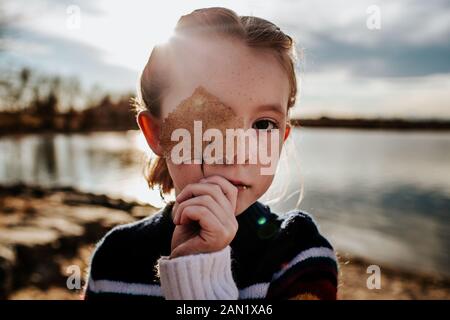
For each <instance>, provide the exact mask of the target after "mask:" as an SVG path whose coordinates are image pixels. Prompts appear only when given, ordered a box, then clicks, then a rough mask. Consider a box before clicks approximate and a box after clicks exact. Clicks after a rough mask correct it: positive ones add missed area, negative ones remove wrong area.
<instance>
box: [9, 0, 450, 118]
mask: <svg viewBox="0 0 450 320" xmlns="http://www.w3.org/2000/svg"><path fill="white" fill-rule="evenodd" d="M24 3H25V2H24V1H23V0H19V1H14V2H13V1H10V0H8V1H4V2H3V3H2V5H1V6H0V9H1V10H2V11H3V12H4V15H5V17H13V20H14V21H10V22H8V24H7V25H6V28H4V31H5V32H4V36H3V37H0V41H1V42H0V45H1V48H2V49H3V50H0V68H1V69H2V70H14V69H19V68H22V67H29V68H31V69H32V70H33V71H36V72H38V73H42V74H50V75H58V76H62V77H74V78H76V79H79V81H80V83H81V86H82V88H84V89H86V91H87V89H90V88H93V87H95V86H97V87H98V88H101V89H102V90H105V92H107V93H111V94H113V95H114V94H122V93H125V92H134V91H135V87H136V83H137V80H138V76H139V72H140V70H141V69H142V67H143V66H144V64H145V62H146V60H147V58H148V56H149V54H150V52H151V48H152V46H153V45H155V44H156V43H159V42H162V41H164V40H165V39H166V38H167V37H169V36H170V33H171V30H172V28H173V27H174V25H175V23H176V21H177V19H178V18H179V17H180V16H181V15H183V14H187V13H189V12H191V11H192V10H193V9H195V8H199V7H210V6H223V5H224V4H223V3H220V2H217V1H209V2H204V1H202V2H200V1H191V2H189V3H186V2H182V1H168V2H166V3H165V4H164V5H162V6H161V5H159V6H157V7H156V6H152V5H148V4H146V5H143V4H141V3H139V4H138V3H137V2H133V1H132V2H127V3H120V2H117V1H99V2H95V3H91V2H88V1H70V2H69V1H53V0H47V1H45V0H40V1H37V2H34V3H33V4H29V3H27V5H25V6H24ZM333 4H334V5H332V6H330V5H325V4H321V5H314V6H313V7H314V14H306V15H305V14H303V13H305V12H308V11H310V10H311V8H312V7H311V5H312V3H311V1H305V2H302V3H294V2H291V1H283V2H279V3H278V2H277V3H275V1H267V2H264V3H261V2H259V3H258V2H256V1H247V2H241V1H239V2H238V1H231V2H227V5H226V7H228V8H230V9H233V10H235V11H236V12H237V13H238V14H240V15H255V16H260V17H263V18H265V19H268V20H270V21H272V22H274V23H276V24H277V25H278V26H280V28H281V29H282V30H283V31H285V32H286V33H287V34H289V35H291V36H293V37H294V39H295V40H296V42H297V49H302V48H303V50H304V51H303V53H304V56H303V59H302V60H301V61H300V63H299V65H298V66H297V67H298V71H299V74H298V76H299V98H298V103H297V104H296V107H295V108H294V109H293V112H292V115H291V116H292V119H297V118H320V117H332V118H388V119H414V120H415V119H450V107H449V106H448V101H450V90H448V88H450V60H449V59H448V56H450V44H449V41H448V30H450V20H448V19H446V17H448V14H449V13H450V5H448V4H446V3H445V2H442V1H432V2H431V3H428V2H427V3H420V2H419V1H404V2H402V3H395V4H394V3H389V2H387V1H376V4H375V5H373V4H372V3H371V2H369V1H364V2H356V1H354V2H353V3H346V6H345V7H344V6H341V5H339V3H333ZM24 8H25V9H24ZM295 13H298V14H295ZM405 17H408V19H405ZM373 19H375V20H373ZM377 19H378V20H377ZM372 22H375V24H373V25H372V27H371V23H372ZM152 30H158V32H153V31H152ZM85 94H86V95H88V94H89V93H88V92H86V93H85Z"/></svg>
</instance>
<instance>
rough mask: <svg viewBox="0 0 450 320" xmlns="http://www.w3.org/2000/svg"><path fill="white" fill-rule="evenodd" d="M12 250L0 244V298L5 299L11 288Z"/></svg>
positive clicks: (13, 262) (13, 257)
mask: <svg viewBox="0 0 450 320" xmlns="http://www.w3.org/2000/svg"><path fill="white" fill-rule="evenodd" d="M14 265H15V255H14V252H13V251H12V250H11V249H10V248H9V247H7V246H3V245H0V299H6V297H7V296H8V295H9V294H10V293H11V291H12V289H13V268H14Z"/></svg>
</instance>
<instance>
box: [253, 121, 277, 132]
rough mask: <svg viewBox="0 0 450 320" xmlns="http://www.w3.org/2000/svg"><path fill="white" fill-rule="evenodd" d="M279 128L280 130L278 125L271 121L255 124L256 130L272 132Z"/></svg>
mask: <svg viewBox="0 0 450 320" xmlns="http://www.w3.org/2000/svg"><path fill="white" fill-rule="evenodd" d="M277 128H278V125H277V123H276V122H274V121H272V120H269V119H263V120H258V121H256V122H255V123H254V124H253V129H256V130H267V131H270V130H273V129H277Z"/></svg>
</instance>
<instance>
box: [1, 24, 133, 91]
mask: <svg viewBox="0 0 450 320" xmlns="http://www.w3.org/2000/svg"><path fill="white" fill-rule="evenodd" d="M14 33H16V34H18V35H19V37H18V38H16V39H14V40H13V41H11V47H10V48H9V50H8V51H7V52H4V53H2V55H3V58H2V61H3V63H2V64H3V67H5V66H8V65H19V66H28V67H32V68H35V69H37V70H41V71H44V72H46V73H50V74H62V75H67V76H77V77H79V78H80V80H81V81H82V83H83V85H86V86H92V85H99V86H100V87H101V88H105V89H111V90H119V91H126V90H133V89H134V88H135V84H136V81H137V76H138V74H137V72H136V71H133V70H130V69H127V68H125V67H121V66H117V65H113V64H108V63H106V62H105V59H104V55H105V52H103V51H102V50H100V49H99V48H97V47H94V46H90V45H88V44H84V43H80V42H78V41H74V40H70V39H67V38H62V37H58V36H53V35H48V34H42V33H39V32H34V31H32V30H28V29H16V30H15V32H14Z"/></svg>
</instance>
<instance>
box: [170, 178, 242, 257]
mask: <svg viewBox="0 0 450 320" xmlns="http://www.w3.org/2000/svg"><path fill="white" fill-rule="evenodd" d="M237 194H238V189H237V188H236V187H235V186H234V185H233V184H231V183H230V182H229V181H228V180H227V179H225V178H223V177H220V176H211V177H208V178H205V179H202V180H200V182H199V183H193V184H189V185H187V186H186V187H185V188H184V189H183V191H181V192H180V194H179V195H178V196H177V198H176V203H175V205H174V207H173V213H174V223H175V225H176V227H175V230H174V233H173V236H172V245H171V251H172V253H171V255H170V257H171V258H175V257H179V256H184V255H190V254H196V253H207V252H214V251H219V250H222V249H223V248H225V247H226V246H227V245H228V244H230V242H231V241H232V240H233V239H234V236H235V235H236V232H237V229H238V223H237V220H236V216H235V210H236V200H237Z"/></svg>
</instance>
